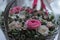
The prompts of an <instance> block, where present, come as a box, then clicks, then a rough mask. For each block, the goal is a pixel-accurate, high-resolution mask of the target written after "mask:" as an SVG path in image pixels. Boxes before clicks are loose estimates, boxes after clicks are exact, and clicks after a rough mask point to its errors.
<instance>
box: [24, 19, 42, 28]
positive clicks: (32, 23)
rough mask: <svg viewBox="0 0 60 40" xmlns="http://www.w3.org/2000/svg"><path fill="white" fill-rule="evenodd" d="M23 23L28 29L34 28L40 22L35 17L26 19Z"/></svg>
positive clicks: (38, 25) (39, 24)
mask: <svg viewBox="0 0 60 40" xmlns="http://www.w3.org/2000/svg"><path fill="white" fill-rule="evenodd" d="M25 24H26V26H27V28H28V29H36V28H38V27H40V26H41V22H40V21H39V20H36V19H30V20H27V21H26V23H25Z"/></svg>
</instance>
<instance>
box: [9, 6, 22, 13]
mask: <svg viewBox="0 0 60 40" xmlns="http://www.w3.org/2000/svg"><path fill="white" fill-rule="evenodd" d="M21 9H22V8H21V7H19V6H16V7H14V8H12V9H10V11H9V13H10V14H14V13H19V11H20V10H21Z"/></svg>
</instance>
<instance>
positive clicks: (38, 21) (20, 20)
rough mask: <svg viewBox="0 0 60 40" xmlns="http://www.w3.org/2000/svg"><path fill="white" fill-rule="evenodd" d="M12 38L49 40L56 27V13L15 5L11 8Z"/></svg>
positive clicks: (10, 33)
mask: <svg viewBox="0 0 60 40" xmlns="http://www.w3.org/2000/svg"><path fill="white" fill-rule="evenodd" d="M8 23H9V24H8V26H9V31H8V36H9V39H10V40H47V39H48V37H49V38H50V37H51V36H52V35H53V34H54V32H55V29H56V25H55V20H54V15H52V14H46V12H45V11H43V9H42V8H41V10H36V9H34V8H33V9H32V8H30V7H19V6H16V7H13V8H11V9H10V10H9V21H8Z"/></svg>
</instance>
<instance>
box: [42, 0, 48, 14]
mask: <svg viewBox="0 0 60 40" xmlns="http://www.w3.org/2000/svg"><path fill="white" fill-rule="evenodd" d="M41 7H42V8H43V9H44V10H45V11H46V15H48V11H47V9H46V6H45V4H44V2H43V0H41Z"/></svg>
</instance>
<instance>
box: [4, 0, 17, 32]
mask: <svg viewBox="0 0 60 40" xmlns="http://www.w3.org/2000/svg"><path fill="white" fill-rule="evenodd" d="M15 2H16V0H12V1H10V2H9V3H8V4H7V6H6V8H5V11H4V12H3V14H4V26H5V31H8V30H9V27H8V15H9V10H10V8H11V7H12V5H13V4H14V3H15Z"/></svg>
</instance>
